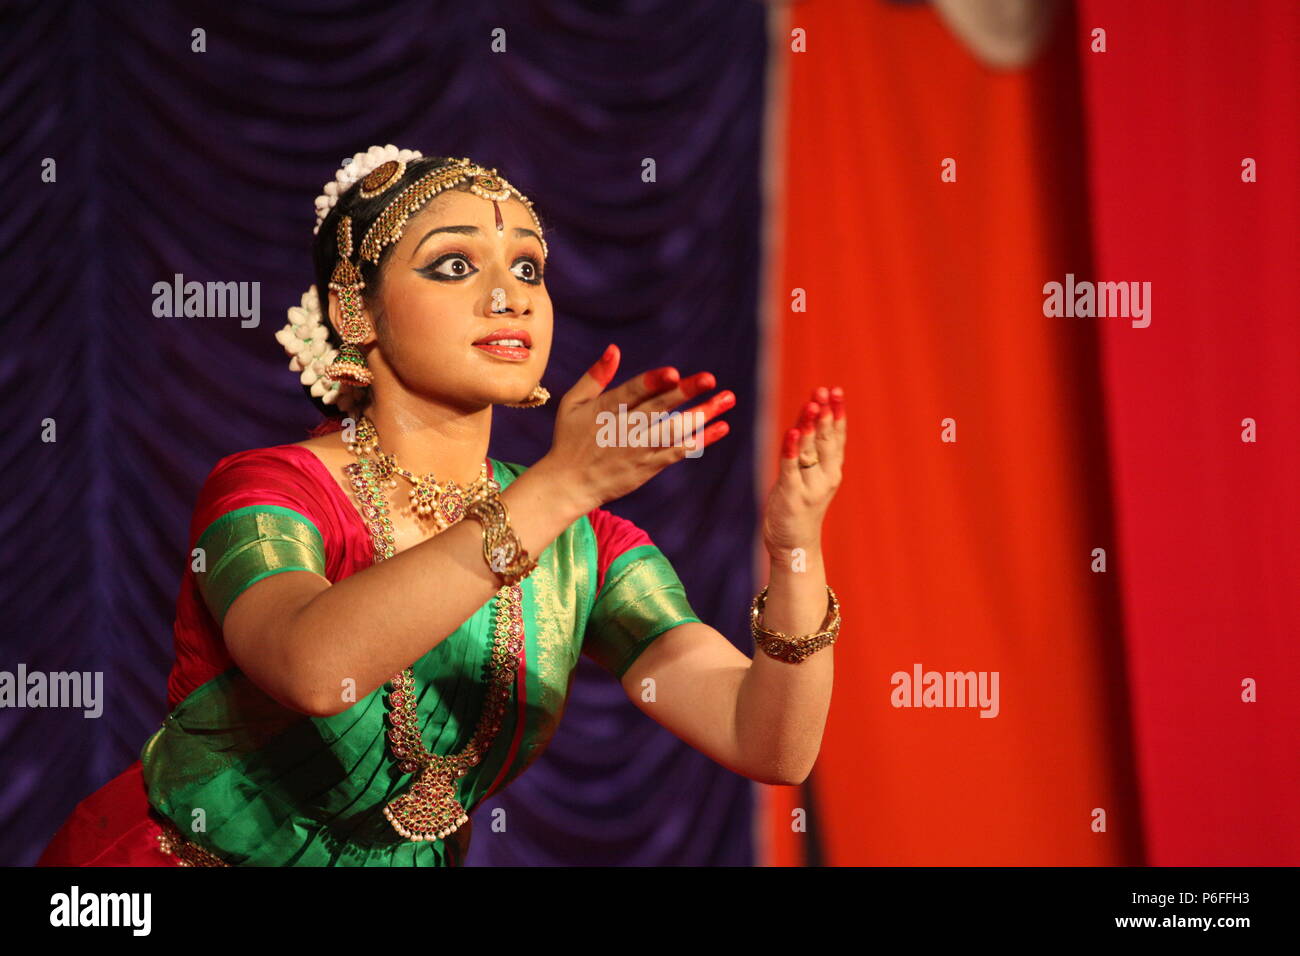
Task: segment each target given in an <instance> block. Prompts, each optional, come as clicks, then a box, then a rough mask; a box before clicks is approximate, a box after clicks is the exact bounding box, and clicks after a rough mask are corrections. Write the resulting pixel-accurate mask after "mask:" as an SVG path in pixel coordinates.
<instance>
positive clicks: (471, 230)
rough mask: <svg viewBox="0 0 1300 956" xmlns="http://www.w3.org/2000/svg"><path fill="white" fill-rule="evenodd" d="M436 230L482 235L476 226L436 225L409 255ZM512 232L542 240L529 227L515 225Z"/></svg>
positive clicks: (417, 249) (518, 235)
mask: <svg viewBox="0 0 1300 956" xmlns="http://www.w3.org/2000/svg"><path fill="white" fill-rule="evenodd" d="M437 232H455V233H459V234H460V235H462V236H478V235H482V233H481V232H480V230H479V227H478V226H438V227H436V228H434V229H430V230H429V231H428V232H426V233H425V234H424V238H423V239H421V240H420V241H419V242H417V243H416V244H415V250H414V251H413V252H412V253H411V255H415V253H416V252H419V251H420V246H422V245H424V240H425V239H428V238H429V237H430V236H432V235H433V234H434V233H437ZM514 233H515V238H517V239H527V238H528V237H529V236H532V237H533V238H534V239H536V240H537V241H538V242H541V241H542V237H541V236H539V235H538V234H537V233H535V232H533V230H531V229H523V228H521V227H519V226H516V227H515V230H514Z"/></svg>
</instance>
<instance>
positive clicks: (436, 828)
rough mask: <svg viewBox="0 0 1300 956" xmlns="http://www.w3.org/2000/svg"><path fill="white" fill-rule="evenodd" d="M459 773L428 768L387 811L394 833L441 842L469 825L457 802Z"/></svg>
mask: <svg viewBox="0 0 1300 956" xmlns="http://www.w3.org/2000/svg"><path fill="white" fill-rule="evenodd" d="M456 776H457V771H455V770H448V769H442V770H439V769H437V768H435V767H434V766H433V765H432V764H429V765H428V766H426V767H425V768H424V769H423V770H422V771H420V775H419V776H418V777H416V778H415V781H414V782H413V783H412V784H411V786H410V789H409V790H407V792H406V793H405V794H403V795H402V796H400V797H398V798H397V799H396V800H393V801H392V802H391V803H389V804H388V805H387V806H385V807H384V816H385V817H387V818H388V822H389V823H391V824H392V825H393V829H394V830H396V831H397V832H398V833H400V834H401V835H402V836H404V837H406V838H407V839H408V840H441V839H442V838H443V837H445V836H448V835H449V834H452V833H455V832H456V831H457V830H458V829H460V827H461V825H462V824H464V823H468V822H469V814H467V813H466V812H465V808H464V807H463V806H461V802H460V800H458V799H457V798H456V784H455V779H456Z"/></svg>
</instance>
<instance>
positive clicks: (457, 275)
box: [415, 252, 542, 285]
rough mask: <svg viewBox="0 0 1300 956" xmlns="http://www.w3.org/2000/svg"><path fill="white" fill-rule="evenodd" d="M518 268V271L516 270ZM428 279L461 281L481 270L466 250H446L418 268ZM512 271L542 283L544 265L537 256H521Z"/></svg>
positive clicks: (530, 280) (530, 283)
mask: <svg viewBox="0 0 1300 956" xmlns="http://www.w3.org/2000/svg"><path fill="white" fill-rule="evenodd" d="M516 270H518V271H516ZM415 271H416V272H418V273H419V274H420V275H422V276H424V277H425V278H426V279H433V280H435V281H437V282H459V281H460V280H461V279H467V278H469V277H470V276H472V275H474V274H475V273H476V272H478V271H479V270H478V269H476V268H475V267H474V264H473V263H472V262H471V261H470V257H469V256H468V255H467V254H466V253H464V252H445V253H443V254H442V255H440V256H438V257H437V258H436V259H434V260H433V261H432V262H430V263H429V264H428V265H427V266H424V267H423V268H420V269H416V270H415ZM510 271H511V272H512V273H513V274H514V275H515V277H516V278H518V279H519V281H520V282H526V283H528V284H529V285H541V282H542V266H541V263H540V262H538V261H537V258H536V257H535V256H520V257H519V258H517V259H516V260H515V261H514V264H513V265H512V266H511V268H510Z"/></svg>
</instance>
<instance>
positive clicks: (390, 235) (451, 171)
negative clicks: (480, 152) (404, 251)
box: [360, 158, 550, 264]
mask: <svg viewBox="0 0 1300 956" xmlns="http://www.w3.org/2000/svg"><path fill="white" fill-rule="evenodd" d="M381 168H382V167H381ZM374 172H375V173H378V172H379V170H378V169H376V170H375V171H374ZM372 175H373V174H372ZM398 178H400V174H398V176H397V177H393V178H391V179H389V180H388V184H389V185H391V184H392V183H393V182H396V181H397V179H398ZM466 181H468V182H469V183H470V192H472V193H474V195H476V196H479V197H481V198H483V199H491V200H495V201H497V202H504V201H505V200H507V199H509V198H510V197H511V195H514V196H515V197H517V198H518V199H519V201H520V202H521V203H523V205H524V208H525V209H527V210H528V214H529V215H530V216H532V217H533V225H535V226H536V227H537V237H538V238H539V239H540V240H541V242H542V255H543V256H545V257H546V258H550V249H549V248H548V247H547V245H546V238H545V236H544V235H543V234H542V224H541V222H540V221H539V220H538V218H537V212H536V211H535V210H534V209H533V203H532V200H530V199H529V198H528V197H527V196H525V195H524V194H523V193H521V192H520V191H519V190H518V189H516V188H515V187H514V186H512V185H510V183H508V182H506V180H505V179H504V178H502V177H501V176H499V175H498V174H497V171H496V170H495V169H485V168H484V167H482V166H480V165H478V164H477V163H475V162H474V161H473V160H471V159H468V158H461V159H458V160H455V161H454V162H452V163H450V164H448V165H446V166H439V167H438V168H437V169H434V170H430V171H429V172H428V173H426V174H425V175H423V176H421V177H420V178H419V179H417V180H416V181H415V182H413V183H411V185H409V186H407V187H406V188H405V189H403V190H402V191H401V192H400V193H398V194H397V195H396V196H395V197H394V198H393V201H392V202H390V203H389V204H388V206H386V207H385V208H384V211H383V212H381V213H380V214H379V216H378V217H377V218H376V219H375V221H374V222H373V223H372V224H371V226H370V228H369V229H368V230H366V234H365V236H364V237H363V238H362V240H361V245H360V253H361V258H363V259H366V260H369V261H370V262H372V263H376V264H377V263H378V262H379V257H380V255H382V254H383V251H384V248H385V247H386V246H390V245H392V244H393V243H395V242H398V241H399V240H400V239H401V238H402V234H403V233H404V232H405V231H406V223H407V222H408V221H409V220H410V218H411V217H412V216H413V215H415V213H417V212H418V211H419V210H420V209H422V208H423V207H424V205H425V204H426V203H428V202H429V200H431V199H433V197H434V196H436V195H438V194H439V193H441V192H445V191H446V190H448V189H452V188H454V187H456V186H458V185H460V184H461V183H463V182H466ZM364 185H365V184H363V187H364ZM385 188H386V187H385ZM382 191H383V190H382V189H380V190H378V191H376V192H372V193H371V195H379V193H380V192H382Z"/></svg>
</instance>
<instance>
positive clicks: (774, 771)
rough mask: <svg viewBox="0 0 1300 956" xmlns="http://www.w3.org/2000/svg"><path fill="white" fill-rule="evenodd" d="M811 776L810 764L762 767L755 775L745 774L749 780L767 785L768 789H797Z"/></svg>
mask: <svg viewBox="0 0 1300 956" xmlns="http://www.w3.org/2000/svg"><path fill="white" fill-rule="evenodd" d="M811 775H812V764H808V765H806V766H804V767H797V766H794V765H792V764H777V765H776V766H773V767H764V768H762V769H761V770H760V771H758V772H757V773H750V774H747V775H746V776H748V777H749V778H750V779H751V780H756V781H758V782H759V783H764V784H767V785H768V786H769V787H797V786H799V785H800V784H802V783H804V782H805V781H806V780H807V779H808V778H809V777H810V776H811Z"/></svg>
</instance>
